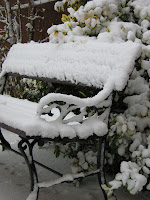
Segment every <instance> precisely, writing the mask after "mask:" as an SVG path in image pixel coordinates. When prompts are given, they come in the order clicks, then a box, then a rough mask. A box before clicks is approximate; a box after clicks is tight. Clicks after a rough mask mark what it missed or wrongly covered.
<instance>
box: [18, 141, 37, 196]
mask: <svg viewBox="0 0 150 200" xmlns="http://www.w3.org/2000/svg"><path fill="white" fill-rule="evenodd" d="M37 142H38V140H33V141H32V142H31V143H30V142H29V141H28V140H27V139H24V138H22V139H21V141H20V142H19V143H18V148H19V150H20V152H21V154H22V156H23V157H24V159H25V161H26V163H27V166H28V169H29V173H30V179H31V192H32V191H33V190H34V189H35V185H36V184H37V183H38V175H37V171H36V167H35V163H34V160H33V147H34V145H35V144H36V143H37ZM26 149H28V155H27V153H26V151H25V150H26ZM38 193H39V188H38V190H37V199H38Z"/></svg>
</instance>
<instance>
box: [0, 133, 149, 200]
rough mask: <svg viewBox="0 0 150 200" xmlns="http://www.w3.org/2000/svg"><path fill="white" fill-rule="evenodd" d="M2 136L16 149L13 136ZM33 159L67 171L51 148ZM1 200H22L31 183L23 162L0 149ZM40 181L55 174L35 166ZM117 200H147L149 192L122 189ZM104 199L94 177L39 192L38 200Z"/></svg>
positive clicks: (41, 150) (14, 155)
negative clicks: (131, 193) (135, 193)
mask: <svg viewBox="0 0 150 200" xmlns="http://www.w3.org/2000/svg"><path fill="white" fill-rule="evenodd" d="M4 134H5V137H6V138H7V140H9V141H10V143H11V146H12V147H15V146H16V141H17V140H18V139H19V138H18V137H17V136H14V134H11V133H9V132H5V133H4ZM35 159H36V160H38V161H42V162H43V163H48V164H49V166H50V167H52V168H54V169H57V170H60V171H61V172H63V173H65V172H67V173H68V172H69V171H68V170H69V162H68V161H67V160H66V159H64V158H58V159H55V156H54V155H53V147H51V149H46V148H45V149H40V150H39V148H38V147H36V149H35ZM0 169H1V170H0V200H25V199H26V198H27V196H28V194H29V188H30V182H29V175H28V171H27V167H26V164H25V161H24V159H23V158H22V157H20V156H17V155H16V154H14V153H13V152H10V151H4V152H2V151H1V147H0ZM37 170H38V173H39V174H40V177H39V178H40V181H46V180H52V179H55V178H57V176H56V175H54V174H52V173H50V172H49V171H47V170H45V169H42V168H41V167H39V166H38V167H37ZM116 194H117V197H118V200H149V199H150V192H145V193H139V194H138V195H135V196H131V195H129V194H128V193H127V192H125V191H124V190H120V191H118V192H117V193H116ZM77 199H78V200H104V198H103V196H102V193H101V190H100V188H99V186H98V181H97V176H96V175H95V176H93V177H88V178H86V179H85V180H84V181H83V182H82V184H81V186H80V187H79V188H76V187H74V185H73V184H67V183H65V184H61V185H57V186H53V187H51V188H46V189H41V190H40V196H39V200H77Z"/></svg>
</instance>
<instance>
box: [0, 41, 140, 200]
mask: <svg viewBox="0 0 150 200" xmlns="http://www.w3.org/2000/svg"><path fill="white" fill-rule="evenodd" d="M140 54H141V47H140V45H139V44H135V43H133V42H123V43H102V42H100V41H99V40H98V39H92V38H91V39H88V40H86V39H83V40H81V41H80V42H70V43H66V44H52V43H41V44H39V43H34V42H31V43H28V44H16V45H14V46H13V47H12V48H11V49H10V51H9V53H8V56H7V58H6V60H5V62H4V63H3V66H2V71H1V74H0V82H1V85H0V89H1V92H2V94H1V95H0V127H1V128H4V129H7V130H9V131H11V132H13V133H16V134H18V135H19V136H20V137H21V141H20V142H19V144H18V147H19V149H20V151H21V154H22V155H23V156H24V158H25V160H26V162H27V164H28V167H29V170H30V176H31V191H33V192H32V193H31V195H30V196H29V198H28V199H30V197H31V196H34V199H36V198H38V197H37V196H38V195H37V193H38V189H39V188H40V187H44V186H46V187H47V186H48V185H49V186H51V185H54V184H56V183H57V184H58V183H61V182H65V181H69V182H70V181H73V180H74V179H76V178H80V177H84V176H86V175H85V174H83V173H80V174H74V175H67V176H63V175H62V174H61V173H59V172H56V171H54V170H52V169H50V170H51V171H53V172H55V173H56V174H58V175H60V176H62V177H61V178H59V179H58V181H55V182H52V181H51V182H50V183H49V184H48V183H47V184H44V183H43V184H40V183H38V176H37V172H36V168H35V163H37V162H35V161H34V159H33V155H32V150H33V147H34V145H35V144H36V143H37V142H39V141H41V140H50V141H51V140H53V141H59V142H64V143H67V142H72V141H74V142H75V141H79V140H82V141H83V140H88V139H89V138H90V139H91V138H93V139H99V153H98V170H97V171H95V172H93V173H98V177H99V182H100V186H101V185H103V184H105V178H104V169H103V168H104V153H105V151H104V149H105V138H106V136H107V133H108V126H107V123H108V118H109V113H110V109H111V105H112V92H113V91H122V90H123V89H124V88H125V86H126V84H127V81H128V79H129V75H130V74H131V72H132V71H133V68H134V64H135V60H136V59H137V58H138V57H139V56H140ZM8 76H19V77H22V78H32V79H38V80H44V81H51V82H59V83H63V84H72V85H82V86H88V87H95V88H98V89H99V93H98V94H97V95H96V96H94V97H92V98H82V99H81V98H79V97H75V96H72V95H65V94H56V93H50V94H48V95H46V96H44V97H42V98H41V100H40V101H39V103H34V102H30V101H28V100H22V99H17V98H14V97H10V96H8V95H6V94H5V92H4V88H5V84H6V81H7V78H8ZM60 102H63V104H60ZM93 106H94V107H96V108H97V110H98V109H99V108H103V110H104V111H103V112H102V113H101V114H100V115H99V114H98V112H96V111H95V113H94V114H91V113H88V111H87V107H93ZM104 108H105V109H104ZM76 109H78V110H80V112H79V113H78V114H75V112H74V110H76ZM49 113H53V115H48V114H49ZM0 139H1V144H2V146H3V148H8V149H11V147H10V145H9V144H8V142H7V141H6V140H5V138H4V136H3V135H2V132H1V133H0ZM25 144H26V145H27V146H28V149H29V155H30V156H29V157H28V156H27V154H26V152H25V148H24V145H25ZM87 175H89V174H87ZM103 193H104V197H105V199H107V198H108V197H107V194H106V192H105V190H103Z"/></svg>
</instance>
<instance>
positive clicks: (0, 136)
mask: <svg viewBox="0 0 150 200" xmlns="http://www.w3.org/2000/svg"><path fill="white" fill-rule="evenodd" d="M0 141H1V145H2V149H3V151H4V150H5V149H11V146H10V144H9V143H8V142H7V140H5V138H4V136H3V134H2V132H1V129H0Z"/></svg>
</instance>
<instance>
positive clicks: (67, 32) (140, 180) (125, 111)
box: [48, 0, 150, 194]
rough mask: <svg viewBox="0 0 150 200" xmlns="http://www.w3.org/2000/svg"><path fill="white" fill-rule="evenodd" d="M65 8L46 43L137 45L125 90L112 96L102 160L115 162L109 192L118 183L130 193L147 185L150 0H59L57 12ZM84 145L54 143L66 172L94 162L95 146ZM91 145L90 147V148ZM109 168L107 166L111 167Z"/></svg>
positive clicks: (86, 167) (87, 167) (149, 171)
mask: <svg viewBox="0 0 150 200" xmlns="http://www.w3.org/2000/svg"><path fill="white" fill-rule="evenodd" d="M65 8H67V11H68V13H69V15H63V16H62V21H63V24H59V25H53V26H52V27H50V28H49V29H48V34H49V35H50V36H49V38H50V42H52V43H64V42H65V43H66V42H70V41H77V42H84V40H85V38H87V37H98V38H99V39H100V40H102V41H103V42H110V43H113V42H117V43H121V42H124V41H128V40H131V41H133V42H135V43H140V44H141V45H142V55H141V57H140V58H139V59H138V61H137V63H136V65H135V68H134V71H133V73H132V75H131V77H130V80H129V82H128V85H127V87H126V89H125V90H124V91H123V92H121V93H117V92H116V95H115V102H114V104H116V105H119V106H118V107H117V106H116V107H115V109H112V113H111V117H110V121H109V126H110V129H109V135H108V138H107V146H108V148H107V152H106V160H107V165H110V166H114V167H115V166H117V164H118V165H119V164H121V165H120V172H119V171H117V169H115V170H114V171H115V172H117V174H116V176H115V179H114V180H113V181H112V182H110V187H107V186H104V187H105V189H106V190H108V192H109V194H111V193H112V191H113V190H114V189H117V188H119V187H120V186H121V185H123V186H126V188H127V190H128V191H129V192H130V193H131V194H136V193H137V192H139V191H141V190H142V189H143V188H146V189H147V190H150V81H149V80H150V0H145V1H143V0H91V1H80V0H62V1H59V2H57V3H56V4H55V9H56V10H57V11H60V10H64V9H65ZM88 145H89V148H86V151H85V150H84V149H85V148H84V147H83V146H82V144H80V143H76V144H72V145H71V144H68V145H65V146H63V145H57V147H56V154H57V155H58V154H59V152H62V153H64V154H65V155H67V156H69V157H71V158H73V159H72V171H73V172H79V171H82V170H86V171H88V170H91V169H92V168H94V167H95V166H96V162H97V161H96V154H97V152H96V145H93V144H92V143H89V144H88ZM92 146H94V147H93V149H92ZM111 168H113V167H111Z"/></svg>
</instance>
